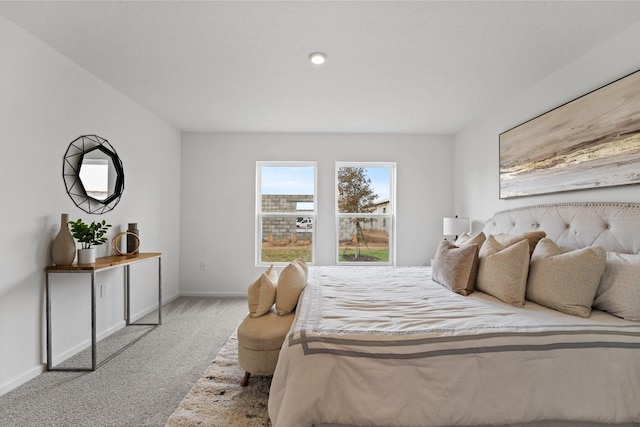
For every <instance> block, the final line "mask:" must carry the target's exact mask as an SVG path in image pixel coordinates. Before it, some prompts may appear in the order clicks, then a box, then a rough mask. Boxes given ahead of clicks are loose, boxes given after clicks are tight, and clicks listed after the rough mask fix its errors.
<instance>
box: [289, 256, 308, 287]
mask: <svg viewBox="0 0 640 427" xmlns="http://www.w3.org/2000/svg"><path fill="white" fill-rule="evenodd" d="M292 262H295V263H297V264H298V265H299V266H300V268H302V271H304V278H305V281H304V282H305V283H307V280H308V279H309V267H307V261H306V260H305V259H304V258H303V257H299V258H296V259H294V260H293V261H292Z"/></svg>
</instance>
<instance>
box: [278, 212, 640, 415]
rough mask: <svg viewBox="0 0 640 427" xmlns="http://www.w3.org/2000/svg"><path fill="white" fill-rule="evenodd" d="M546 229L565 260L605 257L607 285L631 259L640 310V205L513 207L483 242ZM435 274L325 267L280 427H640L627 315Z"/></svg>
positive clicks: (286, 387)
mask: <svg viewBox="0 0 640 427" xmlns="http://www.w3.org/2000/svg"><path fill="white" fill-rule="evenodd" d="M540 230H542V231H544V232H545V233H546V238H545V239H543V240H540V242H543V241H544V242H546V243H545V244H547V245H551V244H555V245H558V247H562V250H563V251H564V252H563V253H569V254H576V253H578V252H580V253H582V252H581V251H583V249H582V248H588V250H591V249H592V248H593V247H594V246H595V247H598V248H602V249H603V250H604V251H606V266H604V264H603V268H605V269H607V270H606V271H605V272H603V277H604V275H605V274H608V275H609V276H608V277H613V276H611V274H612V273H610V270H608V269H609V268H610V264H611V265H613V263H614V262H615V260H616V259H618V258H616V257H620V256H623V257H624V263H623V264H624V265H623V267H624V274H623V276H624V275H627V276H628V275H629V274H630V275H631V276H628V277H631V281H633V280H634V279H633V278H635V279H636V280H635V283H636V285H634V286H636V287H635V288H634V289H631V291H630V292H631V294H628V295H630V296H628V297H626V299H625V298H623V301H622V304H626V303H629V304H631V305H632V307H631V309H632V310H635V309H636V308H638V309H639V310H638V311H640V307H635V304H636V302H638V301H640V299H638V298H640V297H638V294H639V293H640V283H639V282H640V281H639V280H637V279H638V271H639V270H638V266H637V263H638V260H637V258H638V256H637V255H635V254H638V252H639V251H640V204H630V203H573V204H554V205H539V206H533V207H525V208H518V209H512V210H508V211H503V212H499V213H497V214H495V215H494V216H493V217H492V218H491V219H490V220H488V221H487V223H486V224H485V226H484V229H483V234H485V235H487V236H489V235H491V236H494V235H495V236H498V235H500V234H507V235H517V234H519V233H528V232H532V231H540ZM549 242H551V243H549ZM539 244H541V243H539ZM514 246H515V245H514ZM572 248H575V250H576V251H573V252H568V251H569V250H570V249H572ZM480 252H481V251H480ZM620 254H631V255H620ZM530 256H532V258H531V259H532V260H533V259H534V258H535V256H536V255H535V254H534V255H530ZM480 259H481V261H480V263H481V264H482V262H483V261H482V257H481V258H480ZM536 259H540V258H536ZM553 259H554V260H555V259H556V258H553ZM593 264H595V263H593ZM531 265H532V266H533V265H534V263H533V261H531ZM536 265H540V263H538V264H536ZM532 268H533V267H532ZM589 268H590V267H589ZM611 268H613V267H611ZM616 268H617V267H616ZM481 269H482V265H481V266H480V270H481ZM611 271H614V270H611ZM615 271H618V270H615ZM478 274H480V271H478ZM431 275H432V270H431V268H429V267H378V266H367V267H342V266H341V267H335V266H326V267H325V266H318V267H311V268H310V269H309V280H308V284H307V286H306V288H305V289H304V291H303V293H302V295H301V297H300V300H299V303H298V307H297V309H296V318H295V320H294V323H293V325H292V328H291V331H290V333H289V335H288V337H287V339H286V340H285V343H284V345H283V348H282V350H281V352H280V356H279V359H278V365H277V367H276V371H275V374H274V377H273V380H272V385H271V391H270V397H269V416H270V418H271V421H272V423H273V425H274V426H276V427H280V426H311V425H314V426H318V425H353V426H478V425H538V426H549V425H562V426H565V425H583V426H584V425H609V424H615V425H627V426H631V425H639V424H640V322H639V321H637V320H638V319H636V320H628V319H625V318H622V317H620V312H616V309H617V308H619V307H615V306H614V307H613V308H612V309H611V310H610V312H616V315H613V314H610V312H607V311H604V310H602V309H593V310H591V307H589V310H590V312H589V313H588V316H586V317H582V316H578V315H573V314H566V313H565V312H563V311H561V310H562V309H560V311H559V310H558V309H554V308H550V307H549V306H548V305H547V306H545V305H543V304H538V303H535V302H532V301H530V300H525V301H524V303H523V305H522V306H517V305H516V304H507V303H505V302H504V301H502V300H500V299H498V298H496V297H494V296H492V295H490V294H488V293H485V292H482V291H479V290H476V291H475V292H473V293H471V294H470V295H468V296H463V295H461V294H460V293H455V292H452V291H451V290H450V289H449V288H447V287H445V286H443V285H442V284H440V283H437V282H435V281H434V280H432V276H431ZM579 275H580V272H578V273H576V276H579ZM627 276H625V277H627ZM478 277H479V276H478ZM531 277H532V272H529V278H531ZM541 277H544V275H542V276H541ZM616 277H617V276H616ZM600 279H601V278H600V277H598V280H600ZM478 280H479V279H478ZM569 280H571V279H569ZM603 280H604V279H603ZM616 280H618V279H616ZM615 289H618V288H615ZM615 289H614V290H615ZM598 292H599V293H600V292H601V291H600V289H599V290H598ZM625 292H629V289H628V288H625ZM634 292H635V294H634ZM614 293H615V292H614ZM528 295H529V289H527V296H528ZM532 295H533V294H532ZM623 295H624V294H623ZM619 296H620V293H618V297H619ZM532 298H533V296H532ZM599 298H601V299H602V295H601V294H600V296H599ZM601 306H604V305H602V304H601ZM607 308H608V307H607ZM626 308H629V307H626ZM634 315H636V314H633V315H631V318H633V316H634ZM627 317H629V316H627Z"/></svg>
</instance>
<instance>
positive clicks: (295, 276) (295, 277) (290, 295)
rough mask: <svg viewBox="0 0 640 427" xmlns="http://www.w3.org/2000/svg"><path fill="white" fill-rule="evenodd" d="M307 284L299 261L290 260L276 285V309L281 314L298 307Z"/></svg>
mask: <svg viewBox="0 0 640 427" xmlns="http://www.w3.org/2000/svg"><path fill="white" fill-rule="evenodd" d="M306 285H307V277H306V275H305V273H304V270H303V269H302V267H301V266H300V263H299V262H290V263H289V265H287V266H286V267H285V268H283V269H282V271H281V272H280V277H278V286H277V287H276V311H277V312H278V314H279V315H280V316H284V315H285V314H289V313H291V312H293V310H295V309H296V305H298V299H299V298H300V294H301V293H302V290H303V289H304V287H305V286H306Z"/></svg>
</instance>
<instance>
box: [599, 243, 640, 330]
mask: <svg viewBox="0 0 640 427" xmlns="http://www.w3.org/2000/svg"><path fill="white" fill-rule="evenodd" d="M593 308H596V309H598V310H604V311H607V312H609V313H611V314H613V315H614V316H618V317H622V318H623V319H627V320H634V321H636V322H638V321H640V255H628V254H619V253H616V252H607V262H606V265H605V268H604V274H603V275H602V279H600V285H599V286H598V291H597V292H596V299H595V300H594V301H593Z"/></svg>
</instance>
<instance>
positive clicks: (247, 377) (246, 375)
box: [240, 372, 251, 387]
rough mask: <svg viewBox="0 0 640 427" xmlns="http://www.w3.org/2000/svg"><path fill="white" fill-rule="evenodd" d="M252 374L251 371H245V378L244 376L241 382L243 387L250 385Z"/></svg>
mask: <svg viewBox="0 0 640 427" xmlns="http://www.w3.org/2000/svg"><path fill="white" fill-rule="evenodd" d="M250 376H251V374H250V373H249V372H245V373H244V378H242V382H241V383H240V385H241V386H242V387H246V386H247V385H249V377H250Z"/></svg>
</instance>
